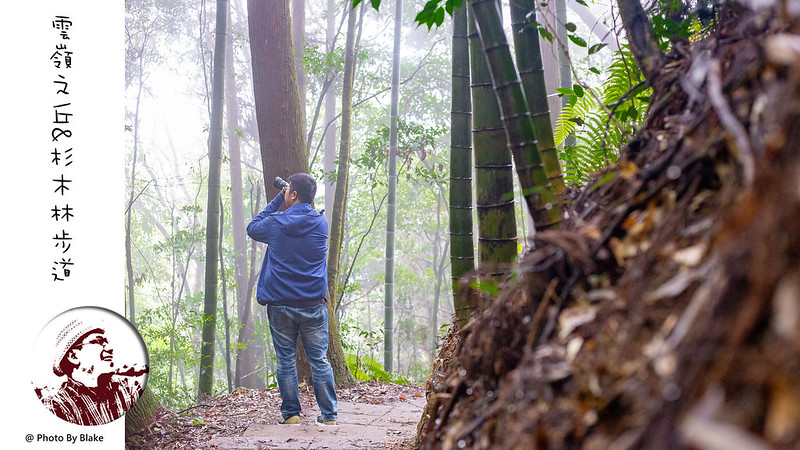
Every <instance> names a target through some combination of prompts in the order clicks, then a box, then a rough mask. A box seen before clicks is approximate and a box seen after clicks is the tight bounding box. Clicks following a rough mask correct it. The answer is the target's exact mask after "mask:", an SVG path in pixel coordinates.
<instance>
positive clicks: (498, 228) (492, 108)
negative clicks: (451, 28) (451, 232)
mask: <svg viewBox="0 0 800 450" xmlns="http://www.w3.org/2000/svg"><path fill="white" fill-rule="evenodd" d="M492 1H494V0H492ZM469 17H470V18H469V37H468V40H469V54H470V75H471V79H472V83H471V88H470V91H471V93H472V143H473V146H474V154H475V204H476V207H477V209H478V258H479V260H480V262H481V264H484V263H496V264H495V265H494V267H496V268H497V269H495V270H494V272H495V273H491V274H489V275H490V278H491V276H493V275H497V276H499V275H502V274H503V273H504V272H503V270H502V269H500V268H499V267H501V266H502V265H503V264H508V263H512V262H514V261H516V259H517V222H516V217H515V215H514V172H513V170H514V169H513V164H512V162H511V153H510V152H509V149H508V141H507V140H506V134H505V131H504V129H503V128H504V127H503V122H502V119H501V117H500V109H499V107H498V104H497V96H496V95H495V93H494V89H493V87H492V78H491V73H490V72H489V68H488V67H487V64H486V58H484V56H483V48H482V46H481V42H480V39H479V38H478V33H477V27H476V26H475V21H474V20H473V18H472V14H470V16H469Z"/></svg>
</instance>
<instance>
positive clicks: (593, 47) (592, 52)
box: [589, 44, 608, 55]
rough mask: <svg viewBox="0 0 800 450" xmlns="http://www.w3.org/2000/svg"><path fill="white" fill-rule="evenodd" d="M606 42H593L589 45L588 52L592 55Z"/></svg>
mask: <svg viewBox="0 0 800 450" xmlns="http://www.w3.org/2000/svg"><path fill="white" fill-rule="evenodd" d="M606 45H608V44H594V45H593V46H591V47H589V54H590V55H594V54H595V53H597V52H599V51H600V49H602V48H603V47H605V46H606Z"/></svg>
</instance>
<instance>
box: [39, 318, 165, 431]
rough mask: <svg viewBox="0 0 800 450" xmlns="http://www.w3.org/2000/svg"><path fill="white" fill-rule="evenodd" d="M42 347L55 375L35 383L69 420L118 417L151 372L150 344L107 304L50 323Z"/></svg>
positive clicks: (47, 401) (45, 399)
mask: <svg viewBox="0 0 800 450" xmlns="http://www.w3.org/2000/svg"><path fill="white" fill-rule="evenodd" d="M81 310H83V311H81ZM48 341H49V342H50V345H49V346H47V344H46V343H47V342H48ZM37 347H38V348H37V349H36V352H45V353H46V350H49V353H50V354H51V357H50V359H49V362H50V367H49V369H50V370H51V371H52V374H53V375H55V378H51V382H49V383H45V384H43V385H40V386H36V383H34V389H35V391H36V394H37V396H38V397H39V399H40V400H41V402H42V403H43V404H44V406H45V407H46V408H47V409H48V410H50V412H51V413H53V414H54V415H56V416H57V417H59V418H61V419H63V420H66V421H67V422H71V423H74V424H77V425H101V424H105V423H108V422H111V421H114V420H116V419H118V418H119V417H121V416H122V415H123V414H125V412H126V411H127V410H128V409H130V408H131V407H132V406H133V404H134V403H135V402H136V400H138V399H139V396H140V395H141V394H142V391H143V390H144V384H145V382H146V375H147V373H148V372H149V369H148V366H147V354H146V350H145V349H144V344H143V343H142V341H141V337H140V336H139V334H138V333H137V332H136V330H135V329H134V328H133V327H131V326H130V324H129V323H128V322H127V321H125V319H124V318H122V317H120V316H118V315H116V313H113V312H111V311H108V310H103V309H102V308H77V309H75V310H70V311H67V312H66V313H63V314H61V315H59V316H58V317H57V318H56V319H54V320H53V321H51V323H49V324H48V325H47V327H46V330H45V331H43V333H42V334H41V335H40V337H39V339H37ZM40 360H41V361H47V360H48V358H47V357H46V356H42V357H41V359H40ZM42 379H43V378H42ZM52 380H54V381H55V382H52ZM39 384H41V383H39Z"/></svg>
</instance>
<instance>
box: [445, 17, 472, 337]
mask: <svg viewBox="0 0 800 450" xmlns="http://www.w3.org/2000/svg"><path fill="white" fill-rule="evenodd" d="M451 71H452V72H451V78H452V83H451V97H452V102H451V111H450V127H451V128H450V197H449V199H450V271H451V273H452V279H453V308H454V310H455V314H456V325H457V327H458V329H462V328H463V327H464V325H466V324H467V321H469V316H470V312H471V310H470V307H469V304H468V303H467V301H466V298H464V296H462V295H458V291H459V289H458V288H459V283H460V280H461V278H462V277H463V276H464V275H466V274H468V273H470V272H471V271H473V270H474V269H475V250H474V248H475V243H474V240H473V236H472V139H471V135H470V125H471V123H472V104H471V96H470V91H469V81H470V76H469V44H468V42H467V8H466V6H462V7H460V8H456V9H454V10H453V54H452V69H451Z"/></svg>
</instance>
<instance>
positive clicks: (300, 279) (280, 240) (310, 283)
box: [247, 194, 328, 306]
mask: <svg viewBox="0 0 800 450" xmlns="http://www.w3.org/2000/svg"><path fill="white" fill-rule="evenodd" d="M281 205H283V196H282V195H280V194H278V195H277V196H276V197H275V198H274V199H273V200H272V201H271V202H269V204H268V205H267V207H266V208H264V211H261V213H260V214H259V215H257V216H256V217H255V218H254V219H253V221H252V222H250V225H248V226H247V235H248V236H250V237H251V238H252V239H254V240H256V241H259V242H264V243H266V244H267V245H268V247H267V251H266V254H265V255H264V262H263V263H262V264H261V274H260V275H259V277H258V291H257V293H256V299H257V300H258V303H259V304H261V305H267V304H272V305H289V306H294V305H296V306H305V305H311V304H318V303H322V302H324V301H325V300H324V299H325V297H326V295H327V293H328V264H327V256H328V221H327V220H326V219H325V216H324V215H323V214H322V213H321V212H319V211H317V210H315V209H314V208H312V207H311V205H310V204H308V203H298V204H296V205H293V206H292V207H290V208H288V209H286V211H278V208H280V207H281Z"/></svg>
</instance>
